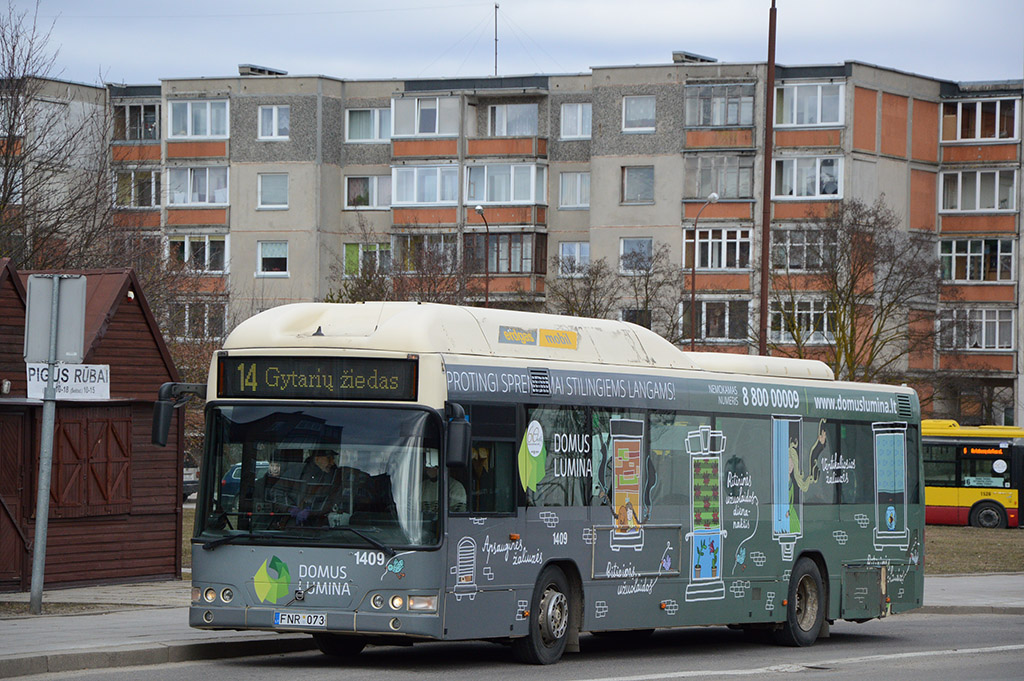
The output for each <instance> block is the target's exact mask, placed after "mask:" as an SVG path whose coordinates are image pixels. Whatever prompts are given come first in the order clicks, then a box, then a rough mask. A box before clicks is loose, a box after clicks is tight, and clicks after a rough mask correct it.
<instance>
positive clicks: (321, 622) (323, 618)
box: [274, 612, 327, 629]
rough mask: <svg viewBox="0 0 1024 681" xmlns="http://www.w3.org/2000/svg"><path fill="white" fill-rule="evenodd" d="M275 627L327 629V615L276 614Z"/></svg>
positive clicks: (314, 613)
mask: <svg viewBox="0 0 1024 681" xmlns="http://www.w3.org/2000/svg"><path fill="white" fill-rule="evenodd" d="M274 626H275V627H307V628H319V629H326V628H327V615H325V614H324V613H322V612H275V613H274Z"/></svg>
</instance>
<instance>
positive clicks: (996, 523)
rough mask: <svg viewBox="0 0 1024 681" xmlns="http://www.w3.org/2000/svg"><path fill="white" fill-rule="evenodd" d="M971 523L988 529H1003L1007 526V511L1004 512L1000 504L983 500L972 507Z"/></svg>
mask: <svg viewBox="0 0 1024 681" xmlns="http://www.w3.org/2000/svg"><path fill="white" fill-rule="evenodd" d="M971 525H972V526H973V527H986V528H988V529H997V528H998V529H1003V528H1005V527H1006V513H1004V512H1003V509H1002V508H1000V506H999V504H995V503H993V502H991V501H983V502H981V503H980V504H978V505H976V506H975V507H974V508H972V509H971Z"/></svg>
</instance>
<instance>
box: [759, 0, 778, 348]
mask: <svg viewBox="0 0 1024 681" xmlns="http://www.w3.org/2000/svg"><path fill="white" fill-rule="evenodd" d="M774 105H775V0H772V8H771V10H770V11H769V12H768V76H767V79H766V81H765V97H764V184H763V185H762V187H761V205H762V211H761V315H760V320H759V321H760V328H759V329H758V339H757V352H758V354H759V355H761V356H767V355H768V293H769V288H768V286H769V281H770V280H771V277H770V276H769V273H770V271H771V239H772V133H773V123H774V117H775V113H774V111H773V109H774V108H775V106H774Z"/></svg>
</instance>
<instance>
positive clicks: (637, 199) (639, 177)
mask: <svg viewBox="0 0 1024 681" xmlns="http://www.w3.org/2000/svg"><path fill="white" fill-rule="evenodd" d="M622 203H654V166H625V167H623V169H622Z"/></svg>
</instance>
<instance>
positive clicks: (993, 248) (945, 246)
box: [939, 239, 1016, 281]
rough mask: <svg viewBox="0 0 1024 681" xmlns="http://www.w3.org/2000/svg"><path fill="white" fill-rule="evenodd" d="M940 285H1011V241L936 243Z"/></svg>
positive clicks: (962, 240)
mask: <svg viewBox="0 0 1024 681" xmlns="http://www.w3.org/2000/svg"><path fill="white" fill-rule="evenodd" d="M939 264H940V271H941V273H942V280H943V281H1013V279H1014V270H1015V269H1016V264H1015V263H1014V260H1013V239H948V240H943V241H940V242H939Z"/></svg>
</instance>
